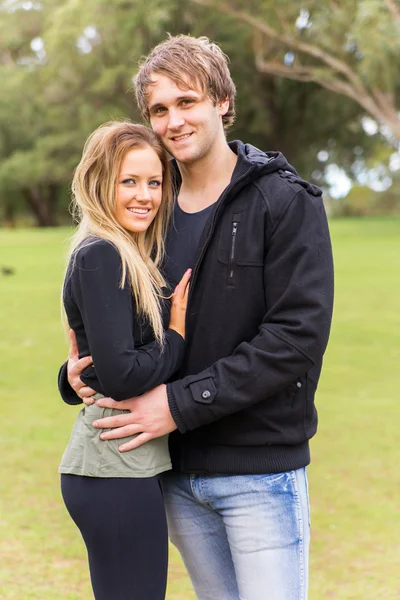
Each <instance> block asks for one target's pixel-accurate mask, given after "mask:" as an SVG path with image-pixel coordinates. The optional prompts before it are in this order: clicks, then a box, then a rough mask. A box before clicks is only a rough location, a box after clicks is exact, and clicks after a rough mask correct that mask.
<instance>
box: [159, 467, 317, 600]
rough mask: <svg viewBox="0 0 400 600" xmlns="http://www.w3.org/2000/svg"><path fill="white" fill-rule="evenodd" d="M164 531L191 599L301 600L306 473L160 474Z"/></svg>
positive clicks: (303, 599) (306, 539)
mask: <svg viewBox="0 0 400 600" xmlns="http://www.w3.org/2000/svg"><path fill="white" fill-rule="evenodd" d="M160 478H161V483H162V488H163V492H164V501H165V507H166V512H167V520H168V529H169V535H170V538H171V541H172V543H173V544H174V545H175V546H176V547H177V548H178V550H179V551H180V553H181V555H182V558H183V561H184V563H185V566H186V568H187V570H188V573H189V575H190V578H191V580H192V584H193V587H194V590H195V592H196V595H197V598H198V600H306V599H307V588H308V554H309V542H310V520H309V504H308V489H307V474H306V469H305V468H303V469H298V470H296V471H289V472H287V473H276V474H270V475H204V476H203V475H185V474H182V473H174V472H171V471H169V472H166V473H163V474H162V475H161V476H160Z"/></svg>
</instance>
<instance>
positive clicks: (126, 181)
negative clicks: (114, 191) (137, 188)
mask: <svg viewBox="0 0 400 600" xmlns="http://www.w3.org/2000/svg"><path fill="white" fill-rule="evenodd" d="M122 183H124V184H125V185H131V184H134V183H136V181H135V180H134V179H131V178H129V179H124V180H123V182H122Z"/></svg>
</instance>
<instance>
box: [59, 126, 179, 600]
mask: <svg viewBox="0 0 400 600" xmlns="http://www.w3.org/2000/svg"><path fill="white" fill-rule="evenodd" d="M72 191H73V197H74V204H75V208H76V209H77V212H78V216H79V226H78V228H77V231H76V234H75V236H74V239H73V243H72V248H71V253H70V259H69V264H68V268H67V273H66V277H65V282H64V287H63V302H64V307H65V311H66V315H67V318H68V323H69V325H70V327H71V328H72V329H73V330H74V332H75V334H76V337H77V342H78V347H79V351H80V357H83V356H89V355H91V356H92V357H93V365H92V366H91V367H89V368H88V369H86V371H85V372H84V373H83V375H82V380H83V381H84V382H85V383H87V384H88V385H90V387H92V388H93V389H95V390H96V391H97V392H98V393H99V394H100V395H104V396H111V397H112V398H114V399H115V400H123V399H125V398H129V397H132V396H137V395H140V394H142V393H143V392H145V391H147V390H149V389H151V388H153V387H155V386H156V385H159V384H160V383H162V382H165V381H167V380H168V379H169V378H170V377H171V376H172V374H173V373H174V372H175V371H176V370H177V368H178V367H179V365H180V361H181V359H182V354H183V350H184V336H185V314H186V304H187V294H188V281H189V278H190V272H189V271H188V272H187V273H185V275H184V277H183V278H182V281H181V282H180V284H179V285H178V286H177V288H176V290H175V292H174V294H173V296H172V308H171V313H170V318H169V314H168V313H169V303H168V296H170V292H169V291H168V290H167V289H166V283H165V281H164V278H163V275H162V273H161V272H160V270H159V265H160V261H161V260H162V257H163V240H164V233H165V229H166V226H167V222H168V218H169V215H170V211H171V201H172V199H171V193H170V179H169V170H168V159H167V155H166V152H165V150H164V149H163V147H162V146H161V144H160V141H159V139H158V137H157V136H156V134H154V133H153V132H152V131H151V130H150V129H148V128H147V127H144V126H142V125H134V124H132V123H129V122H111V123H106V124H105V125H102V126H101V127H99V128H98V129H97V130H96V131H95V132H94V133H92V135H91V136H90V137H89V139H88V140H87V142H86V145H85V148H84V150H83V155H82V159H81V161H80V163H79V165H78V167H77V169H76V171H75V175H74V179H73V184H72ZM168 318H169V326H168ZM166 326H168V328H167V330H165V327H166ZM113 412H114V411H113V410H110V409H101V408H100V407H98V406H97V405H96V404H95V403H94V404H93V405H91V406H87V407H85V408H84V409H83V410H82V411H81V412H80V413H79V415H78V418H77V421H76V423H75V426H74V429H73V432H72V435H71V438H70V441H69V443H68V446H67V449H66V451H65V453H64V455H63V458H62V461H61V465H60V468H59V471H60V473H61V488H62V494H63V498H64V501H65V504H66V507H67V509H68V511H69V513H70V515H71V517H72V519H73V520H74V521H75V523H76V525H77V526H78V528H79V529H80V531H81V534H82V537H83V539H84V541H85V544H86V547H87V551H88V558H89V567H90V575H91V580H92V586H93V591H94V595H95V598H96V600H130V599H132V600H162V599H163V598H164V597H165V587H166V574H167V527H166V521H165V514H164V506H163V501H162V495H161V490H160V486H159V482H158V478H157V475H158V474H159V473H161V472H162V471H165V470H168V469H170V468H171V463H170V458H169V453H168V440H167V437H164V438H159V439H155V440H152V441H150V442H148V443H147V444H144V445H143V446H141V447H140V448H137V449H135V450H132V451H130V452H126V453H120V452H119V451H118V446H119V444H120V441H119V440H112V441H102V440H100V439H99V435H100V433H101V431H99V430H96V429H94V428H93V426H92V423H93V421H94V420H96V419H98V418H100V417H102V416H109V415H111V414H113ZM115 412H117V411H115ZM118 412H119V411H118Z"/></svg>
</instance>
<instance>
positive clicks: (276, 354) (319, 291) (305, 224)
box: [167, 186, 333, 433]
mask: <svg viewBox="0 0 400 600" xmlns="http://www.w3.org/2000/svg"><path fill="white" fill-rule="evenodd" d="M299 187H300V186H299ZM279 210H281V214H277V215H275V216H274V215H271V214H270V219H269V224H268V231H267V234H266V239H267V242H266V249H265V258H264V288H265V304H266V313H265V316H264V318H263V321H262V323H260V326H259V332H258V335H257V336H256V337H254V338H253V339H252V340H251V341H250V342H243V343H241V344H240V345H239V346H237V348H236V349H235V350H234V352H233V354H232V355H231V356H229V357H226V358H222V359H220V360H218V361H217V362H215V363H214V364H213V365H211V366H210V367H209V368H208V369H206V370H204V371H202V372H201V373H199V374H197V375H193V376H192V375H191V376H188V377H185V378H184V379H180V380H177V381H174V382H172V383H170V384H168V386H167V394H168V402H169V407H170V411H171V414H172V417H173V418H174V420H175V422H176V424H177V427H178V429H179V430H180V432H181V433H184V432H186V431H188V430H192V429H195V428H197V427H200V426H201V425H205V424H208V423H210V422H212V421H215V420H217V419H220V418H222V417H224V416H226V415H229V414H232V413H235V412H238V411H240V410H242V409H244V408H246V407H247V406H249V405H251V404H255V403H257V402H261V401H268V397H270V396H272V395H274V394H276V393H278V392H279V391H281V390H283V389H284V388H285V387H286V386H287V385H289V384H290V383H292V382H293V381H294V380H295V379H296V378H297V377H300V376H303V375H304V373H306V372H307V371H309V370H310V369H311V368H312V367H313V366H314V365H315V364H318V363H321V361H322V356H323V353H324V351H325V348H326V345H327V342H328V337H329V330H330V324H331V317H332V305H333V263H332V250H331V243H330V237H329V230H328V224H327V219H326V215H325V210H324V207H323V202H322V199H321V197H315V196H312V195H310V194H308V192H307V191H306V190H303V189H301V191H298V192H297V193H293V194H292V196H291V200H290V202H289V203H288V204H287V205H286V207H285V208H284V209H279Z"/></svg>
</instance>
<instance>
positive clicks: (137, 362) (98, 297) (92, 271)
mask: <svg viewBox="0 0 400 600" xmlns="http://www.w3.org/2000/svg"><path fill="white" fill-rule="evenodd" d="M120 281H121V259H120V256H119V253H118V252H117V250H116V249H115V248H114V246H113V245H112V244H111V243H110V242H108V241H106V240H102V239H97V240H93V241H92V242H91V243H90V245H88V246H86V247H84V248H81V249H80V250H79V251H78V253H77V256H76V260H75V262H73V261H71V263H70V265H69V268H68V270H67V276H66V280H65V284H64V290H63V300H64V306H65V310H66V313H67V317H68V322H69V324H70V326H71V328H72V329H73V330H74V331H75V333H76V337H77V341H78V347H79V358H82V357H83V356H89V355H92V357H93V363H94V367H89V368H88V369H86V370H85V372H84V373H83V375H82V380H83V381H84V382H85V383H86V384H87V385H89V386H91V387H93V388H94V389H95V390H96V391H97V392H100V393H102V394H104V395H105V396H111V397H112V398H114V400H124V399H126V398H130V397H132V396H138V395H139V394H142V393H143V392H145V391H147V390H150V389H152V388H153V387H154V386H156V385H159V384H160V383H163V382H165V381H167V380H168V379H169V378H170V377H171V375H172V374H173V373H174V372H175V371H176V370H177V368H178V367H179V365H180V363H181V360H182V357H183V351H184V345H185V343H184V340H183V338H182V337H181V336H180V335H179V334H178V333H177V332H175V331H173V330H172V329H169V330H168V331H167V332H166V336H165V338H166V339H165V346H164V348H163V350H162V351H161V349H160V346H159V345H158V344H157V343H156V342H155V341H154V338H153V335H152V333H151V329H150V327H148V326H147V327H146V325H145V323H144V320H143V319H139V317H138V314H137V310H136V307H135V302H134V299H133V296H132V292H131V289H130V286H129V284H128V283H126V285H125V286H124V287H123V288H122V289H121V288H120ZM167 319H168V307H167V306H166V303H165V305H164V321H167ZM73 398H76V396H75V395H73Z"/></svg>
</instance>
